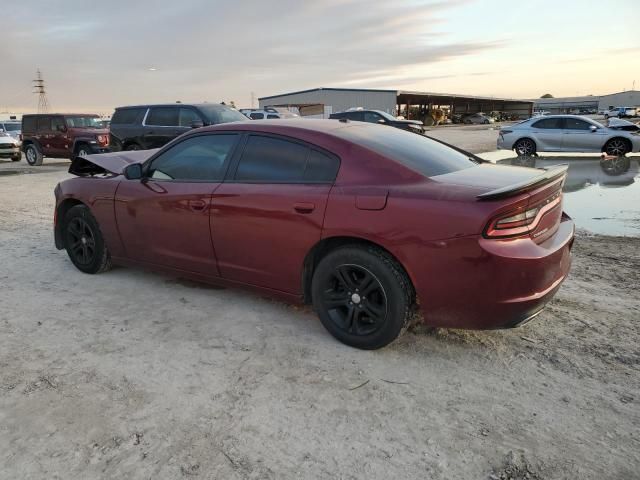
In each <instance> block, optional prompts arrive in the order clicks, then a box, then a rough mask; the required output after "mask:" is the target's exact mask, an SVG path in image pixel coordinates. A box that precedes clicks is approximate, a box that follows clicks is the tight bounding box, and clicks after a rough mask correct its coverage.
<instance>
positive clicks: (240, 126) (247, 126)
mask: <svg viewBox="0 0 640 480" xmlns="http://www.w3.org/2000/svg"><path fill="white" fill-rule="evenodd" d="M355 124H356V125H358V126H364V125H369V124H367V123H364V122H357V123H355ZM351 125H354V123H353V122H351V121H348V120H347V121H346V122H344V121H338V120H324V119H311V118H280V119H273V120H269V122H256V121H254V120H247V121H243V122H229V123H219V124H217V125H211V126H209V127H203V128H200V129H198V131H215V130H255V131H262V132H268V131H269V130H273V131H278V132H283V131H285V130H291V131H292V132H293V131H308V132H319V133H331V132H332V131H335V130H339V129H341V128H346V127H349V126H351ZM371 126H373V125H371Z"/></svg>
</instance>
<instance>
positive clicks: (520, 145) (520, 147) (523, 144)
mask: <svg viewBox="0 0 640 480" xmlns="http://www.w3.org/2000/svg"><path fill="white" fill-rule="evenodd" d="M513 149H514V150H515V151H516V153H517V154H518V156H522V157H530V156H533V155H535V154H536V150H537V149H536V142H534V141H533V140H531V139H530V138H521V139H520V140H518V141H517V142H516V143H514V145H513Z"/></svg>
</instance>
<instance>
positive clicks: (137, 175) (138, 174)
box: [124, 163, 142, 180]
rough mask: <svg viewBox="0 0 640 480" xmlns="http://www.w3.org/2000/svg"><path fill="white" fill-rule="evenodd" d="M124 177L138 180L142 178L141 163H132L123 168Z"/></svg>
mask: <svg viewBox="0 0 640 480" xmlns="http://www.w3.org/2000/svg"><path fill="white" fill-rule="evenodd" d="M124 178H126V179H127V180H140V179H141V178H142V165H141V164H139V163H132V164H131V165H127V167H126V168H125V169H124Z"/></svg>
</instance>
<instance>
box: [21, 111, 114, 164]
mask: <svg viewBox="0 0 640 480" xmlns="http://www.w3.org/2000/svg"><path fill="white" fill-rule="evenodd" d="M99 122H100V117H98V115H87V114H86V113H47V114H37V115H23V117H22V151H23V152H24V156H25V158H26V160H27V163H28V164H29V165H42V159H43V157H53V158H69V159H73V158H75V157H76V156H85V155H90V154H93V153H105V152H108V151H109V130H107V129H104V128H102V127H101V125H100V123H99Z"/></svg>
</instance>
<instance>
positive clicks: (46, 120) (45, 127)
mask: <svg viewBox="0 0 640 480" xmlns="http://www.w3.org/2000/svg"><path fill="white" fill-rule="evenodd" d="M38 131H39V132H49V131H51V117H48V116H47V117H38Z"/></svg>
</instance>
